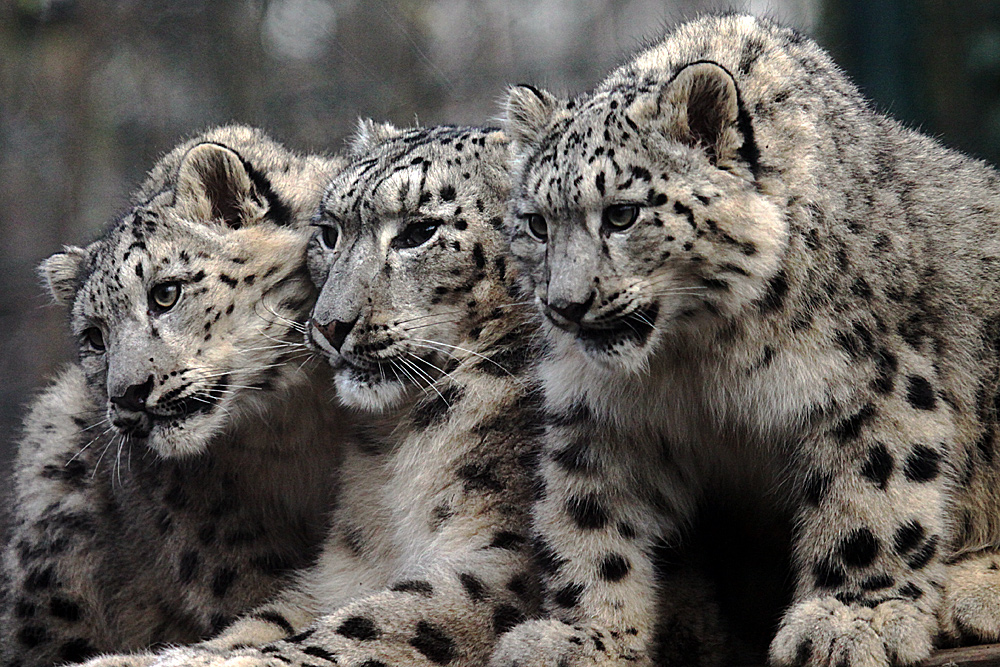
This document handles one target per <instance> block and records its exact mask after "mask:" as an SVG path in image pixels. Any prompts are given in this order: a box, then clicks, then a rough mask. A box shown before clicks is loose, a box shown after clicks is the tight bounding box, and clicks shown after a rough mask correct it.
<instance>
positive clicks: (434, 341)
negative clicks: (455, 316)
mask: <svg viewBox="0 0 1000 667" xmlns="http://www.w3.org/2000/svg"><path fill="white" fill-rule="evenodd" d="M413 340H415V341H417V342H420V343H427V344H428V345H442V346H444V347H448V348H451V349H453V350H458V351H459V352H465V353H466V354H471V355H473V356H475V357H479V358H480V359H482V360H483V361H488V362H490V363H491V364H493V365H494V366H496V367H497V368H499V369H500V370H502V371H503V372H504V373H506V374H507V375H509V376H510V377H511V378H513V379H514V381H515V382H517V383H518V384H520V385H522V386H523V385H524V382H523V381H522V380H521V379H520V378H519V377H517V376H516V375H514V374H513V373H511V372H510V371H509V370H507V369H506V368H504V367H503V366H502V365H501V364H498V363H497V362H495V361H493V360H492V359H490V358H489V357H487V356H485V355H483V354H480V353H479V352H476V351H475V350H470V349H468V348H465V347H460V346H458V345H449V344H448V343H441V342H439V341H436V340H427V339H425V338H414V339H413Z"/></svg>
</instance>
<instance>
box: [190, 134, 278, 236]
mask: <svg viewBox="0 0 1000 667" xmlns="http://www.w3.org/2000/svg"><path fill="white" fill-rule="evenodd" d="M175 192H176V199H175V204H176V205H177V207H178V210H179V211H180V213H181V214H182V215H184V216H185V217H187V218H188V219H190V220H192V221H205V222H209V221H220V222H223V223H224V224H226V225H227V226H229V227H232V228H233V229H239V228H240V227H242V226H244V225H245V224H247V223H250V222H253V221H255V220H260V219H262V218H263V217H264V214H265V213H266V212H267V204H266V203H265V200H264V198H263V197H261V196H260V195H259V194H258V192H257V190H256V188H255V187H254V183H253V179H252V178H251V176H250V172H249V171H248V168H247V166H246V165H245V164H244V162H243V160H242V158H240V156H239V155H237V154H236V152H235V151H233V150H232V149H230V148H227V147H225V146H223V145H221V144H215V143H203V144H198V145H197V146H195V147H194V148H192V149H191V150H189V151H188V152H187V153H186V154H185V155H184V157H183V158H182V159H181V165H180V168H179V169H178V172H177V189H176V190H175Z"/></svg>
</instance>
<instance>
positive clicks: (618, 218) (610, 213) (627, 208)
mask: <svg viewBox="0 0 1000 667" xmlns="http://www.w3.org/2000/svg"><path fill="white" fill-rule="evenodd" d="M638 217H639V207H638V206H636V205H635V204H614V205H612V206H609V207H607V208H606V209H604V214H603V215H602V216H601V218H602V220H601V222H602V223H603V224H604V226H605V227H607V228H608V229H610V230H611V231H613V232H620V231H623V230H626V229H628V228H629V227H631V226H632V225H634V224H635V221H636V219H637V218H638Z"/></svg>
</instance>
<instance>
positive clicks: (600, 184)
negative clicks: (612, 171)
mask: <svg viewBox="0 0 1000 667" xmlns="http://www.w3.org/2000/svg"><path fill="white" fill-rule="evenodd" d="M594 186H595V187H596V188H597V191H598V192H600V193H601V196H602V197H603V196H604V172H603V171H602V172H600V173H598V174H597V176H595V177H594Z"/></svg>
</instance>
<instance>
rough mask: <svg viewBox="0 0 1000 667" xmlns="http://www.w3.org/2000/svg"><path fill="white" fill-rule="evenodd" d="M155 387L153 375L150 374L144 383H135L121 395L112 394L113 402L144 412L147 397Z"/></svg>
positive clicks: (122, 406)
mask: <svg viewBox="0 0 1000 667" xmlns="http://www.w3.org/2000/svg"><path fill="white" fill-rule="evenodd" d="M152 389H153V376H152V375H150V376H149V378H147V379H146V381H145V382H143V383H142V384H134V385H132V386H131V387H129V388H128V389H126V390H125V393H124V394H122V395H121V396H112V397H111V402H112V403H113V404H114V405H116V406H118V407H119V408H122V409H124V410H131V411H132V412H142V411H143V410H145V409H146V399H147V398H149V392H150V391H152Z"/></svg>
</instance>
